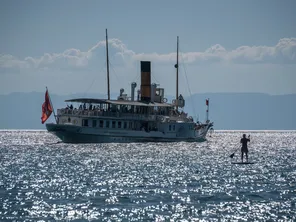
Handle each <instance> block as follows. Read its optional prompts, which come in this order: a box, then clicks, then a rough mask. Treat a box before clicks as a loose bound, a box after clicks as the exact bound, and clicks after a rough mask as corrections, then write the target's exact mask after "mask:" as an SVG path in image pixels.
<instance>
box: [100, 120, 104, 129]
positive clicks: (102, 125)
mask: <svg viewBox="0 0 296 222" xmlns="http://www.w3.org/2000/svg"><path fill="white" fill-rule="evenodd" d="M100 127H101V128H103V127H104V121H103V120H100Z"/></svg>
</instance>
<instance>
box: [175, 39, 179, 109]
mask: <svg viewBox="0 0 296 222" xmlns="http://www.w3.org/2000/svg"><path fill="white" fill-rule="evenodd" d="M175 68H176V69H177V70H176V110H178V100H179V98H178V94H179V92H178V91H179V36H177V63H176V65H175Z"/></svg>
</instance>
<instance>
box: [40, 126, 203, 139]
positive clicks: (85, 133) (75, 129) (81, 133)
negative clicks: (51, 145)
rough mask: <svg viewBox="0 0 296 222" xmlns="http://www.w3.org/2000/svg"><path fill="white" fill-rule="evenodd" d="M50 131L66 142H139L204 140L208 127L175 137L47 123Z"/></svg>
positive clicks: (153, 133) (157, 133)
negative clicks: (191, 133)
mask: <svg viewBox="0 0 296 222" xmlns="http://www.w3.org/2000/svg"><path fill="white" fill-rule="evenodd" d="M46 128H47V130H48V132H50V133H52V134H54V135H56V136H57V137H58V138H60V139H61V140H62V142H64V143H137V142H139V143H140V142H182V141H184V142H204V141H206V137H205V136H206V134H207V131H208V129H204V132H203V133H201V134H200V136H198V137H192V138H186V137H173V136H171V137H170V136H169V135H168V136H167V137H166V136H165V135H160V133H159V132H145V131H143V132H136V131H135V132H122V131H121V132H120V131H115V130H114V132H112V131H103V130H94V129H90V128H87V127H81V126H75V125H65V124H54V123H48V124H46Z"/></svg>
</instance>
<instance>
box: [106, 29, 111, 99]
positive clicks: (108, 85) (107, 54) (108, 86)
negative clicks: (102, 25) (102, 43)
mask: <svg viewBox="0 0 296 222" xmlns="http://www.w3.org/2000/svg"><path fill="white" fill-rule="evenodd" d="M106 57H107V88H108V100H110V78H109V52H108V33H107V29H106Z"/></svg>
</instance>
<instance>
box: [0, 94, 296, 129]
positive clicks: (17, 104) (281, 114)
mask: <svg viewBox="0 0 296 222" xmlns="http://www.w3.org/2000/svg"><path fill="white" fill-rule="evenodd" d="M75 97H93V98H105V96H104V95H94V94H92V95H82V94H81V95H79V94H75V95H70V96H58V95H54V94H52V95H51V99H52V102H53V104H54V108H55V110H56V109H57V108H61V107H65V106H66V104H65V103H64V100H66V99H70V98H75ZM114 97H115V95H114V96H113V98H114ZM169 98H171V97H170V96H169ZM206 98H210V119H211V120H212V121H214V128H215V129H225V130H292V129H293V130H295V129H296V116H295V113H296V94H292V95H281V96H271V95H266V94H260V93H210V94H195V95H193V96H192V97H191V98H185V99H186V109H185V111H186V112H188V113H189V114H190V115H192V116H193V117H194V119H196V118H195V117H197V116H198V117H199V120H200V121H204V120H205V110H206V106H205V99H206ZM43 101H44V93H37V92H32V93H12V94H9V95H0V104H1V108H0V129H44V128H45V126H44V125H42V124H41V120H40V117H41V106H42V103H43ZM194 110H195V111H194ZM53 121H54V118H53V117H51V118H50V119H49V120H48V122H53Z"/></svg>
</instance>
